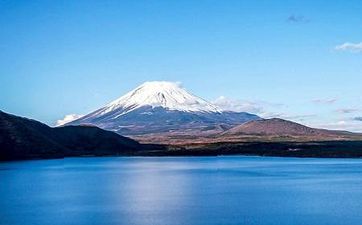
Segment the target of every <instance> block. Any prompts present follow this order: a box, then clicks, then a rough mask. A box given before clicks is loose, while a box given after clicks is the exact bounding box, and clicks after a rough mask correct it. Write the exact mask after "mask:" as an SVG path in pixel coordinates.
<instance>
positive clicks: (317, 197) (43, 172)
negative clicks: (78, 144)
mask: <svg viewBox="0 0 362 225" xmlns="http://www.w3.org/2000/svg"><path fill="white" fill-rule="evenodd" d="M0 194H1V196H0V224H1V225H3V224H4V225H5V224H6V225H13V224H14V225H25V224H30V225H38V224H41V225H43V224H47V225H48V224H49V225H58V224H62V225H64V224H76V225H83V224H94V225H108V224H111V225H120V224H125V225H132V224H137V225H138V224H142V225H143V224H145V225H146V224H147V225H201V224H203V225H213V224H246V225H252V224H258V225H264V224H268V225H302V224H305V225H314V224H318V225H323V224H326V225H334V224H338V225H339V224H346V225H347V224H351V225H358V224H362V160H356V159H295V158H267V157H266V158H260V157H200V158H196V157H195V158H192V157H189V158H187V157H185V158H168V157H165V158H147V157H144V158H143V157H140V158H69V159H64V160H43V161H24V162H12V163H0Z"/></svg>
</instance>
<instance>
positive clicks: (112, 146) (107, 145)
mask: <svg viewBox="0 0 362 225" xmlns="http://www.w3.org/2000/svg"><path fill="white" fill-rule="evenodd" d="M142 148H143V146H142V145H140V144H139V143H138V142H136V141H134V140H132V139H129V138H126V137H122V136H120V135H118V134H116V133H113V132H110V131H105V130H102V129H100V128H97V127H90V126H88V127H86V126H66V127H58V128H51V127H49V126H47V125H45V124H42V123H40V122H38V121H35V120H30V119H27V118H22V117H18V116H14V115H11V114H7V113H5V112H2V111H0V160H12V159H31V158H56V157H64V156H80V155H120V154H125V153H127V152H132V151H135V150H141V149H142Z"/></svg>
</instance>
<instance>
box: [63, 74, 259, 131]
mask: <svg viewBox="0 0 362 225" xmlns="http://www.w3.org/2000/svg"><path fill="white" fill-rule="evenodd" d="M255 119H259V117H258V116H256V115H253V114H249V113H243V112H223V111H222V110H220V109H219V108H218V107H217V106H215V105H213V104H211V103H209V102H207V101H206V100H204V99H202V98H199V97H197V96H195V95H193V94H190V93H188V92H187V91H186V90H185V89H183V88H182V87H180V86H179V85H178V84H175V83H172V82H165V81H154V82H146V83H144V84H142V85H140V86H139V87H137V88H136V89H134V90H132V91H130V92H128V93H127V94H126V95H124V96H122V97H120V98H118V99H117V100H115V101H113V102H111V103H109V104H108V105H106V106H104V107H102V108H100V109H98V110H96V111H94V112H92V113H89V114H88V115H86V116H84V117H82V118H80V119H78V120H75V121H73V122H70V123H69V125H79V124H93V125H96V126H98V127H101V128H103V129H106V130H111V131H115V132H117V133H119V134H122V135H143V134H155V133H168V134H170V133H171V134H182V133H185V132H187V133H194V134H200V133H202V132H204V131H205V130H207V132H208V133H217V132H222V131H224V130H220V127H225V129H228V128H231V127H232V126H235V125H237V124H241V123H244V122H247V121H251V120H255Z"/></svg>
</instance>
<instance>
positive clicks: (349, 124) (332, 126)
mask: <svg viewBox="0 0 362 225" xmlns="http://www.w3.org/2000/svg"><path fill="white" fill-rule="evenodd" d="M307 125H309V126H311V127H315V128H323V129H329V130H347V131H352V132H362V123H361V122H358V121H353V120H348V119H347V120H339V121H336V122H330V123H309V124H307Z"/></svg>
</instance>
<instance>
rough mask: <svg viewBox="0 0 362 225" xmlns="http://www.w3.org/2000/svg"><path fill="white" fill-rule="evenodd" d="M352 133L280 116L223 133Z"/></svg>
mask: <svg viewBox="0 0 362 225" xmlns="http://www.w3.org/2000/svg"><path fill="white" fill-rule="evenodd" d="M348 134H350V135H352V133H349V132H345V131H332V130H324V129H315V128H310V127H307V126H304V125H302V124H299V123H295V122H292V121H288V120H283V119H279V118H273V119H260V120H255V121H250V122H246V123H244V124H241V125H239V126H236V127H233V128H231V129H229V130H228V131H226V132H224V133H223V135H272V136H336V135H348Z"/></svg>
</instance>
